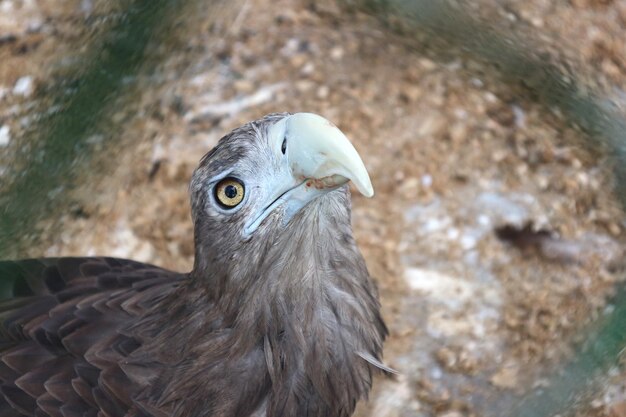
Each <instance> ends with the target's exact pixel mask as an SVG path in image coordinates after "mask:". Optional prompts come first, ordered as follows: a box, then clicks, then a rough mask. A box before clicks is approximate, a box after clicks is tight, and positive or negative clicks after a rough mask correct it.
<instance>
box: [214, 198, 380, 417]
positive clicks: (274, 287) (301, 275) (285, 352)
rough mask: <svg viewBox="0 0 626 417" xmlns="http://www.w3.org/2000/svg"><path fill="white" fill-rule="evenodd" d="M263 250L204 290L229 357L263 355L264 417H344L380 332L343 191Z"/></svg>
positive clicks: (362, 391)
mask: <svg viewBox="0 0 626 417" xmlns="http://www.w3.org/2000/svg"><path fill="white" fill-rule="evenodd" d="M268 241H269V243H267V244H266V246H263V247H256V248H254V253H249V254H248V255H247V256H248V259H247V260H246V259H238V261H237V265H239V266H241V267H242V268H238V270H237V271H236V272H235V273H233V274H230V276H227V277H224V279H223V280H222V281H219V282H215V281H213V282H212V283H211V284H212V285H214V286H215V288H219V293H220V294H219V296H217V295H218V294H216V296H217V297H216V298H215V299H214V302H215V303H216V304H217V305H218V306H219V308H220V310H221V311H222V312H223V314H224V317H225V323H227V325H228V326H232V328H233V329H235V330H237V331H236V332H233V333H234V334H236V335H237V336H236V338H235V339H234V340H233V350H234V351H236V352H239V353H241V354H243V355H245V354H246V352H250V351H253V350H254V349H258V348H259V347H260V348H261V349H262V352H263V355H264V357H265V365H266V367H267V373H268V375H269V379H270V380H271V393H270V394H269V395H270V396H269V399H268V403H267V415H268V416H282V415H289V416H291V415H293V416H295V415H310V416H347V415H350V414H351V413H352V411H353V409H354V407H355V404H356V402H357V401H358V400H359V399H361V398H363V397H365V396H366V395H367V393H368V392H369V389H370V386H371V382H372V371H374V370H375V369H376V366H375V365H373V363H374V364H375V363H376V361H380V355H381V351H382V342H383V339H384V337H385V336H386V334H387V329H386V327H385V325H384V323H383V321H382V318H381V316H380V312H379V309H380V306H379V303H378V299H377V293H376V289H375V287H374V285H373V283H372V281H371V279H370V277H369V273H368V271H367V268H366V266H365V262H364V260H363V258H362V256H361V254H360V252H359V250H358V248H357V246H356V243H355V241H354V238H353V236H352V229H351V226H350V206H349V195H348V193H347V190H343V189H342V190H337V191H335V192H331V193H329V194H327V195H325V196H323V197H320V198H318V199H317V200H315V201H313V202H311V203H310V204H309V206H307V207H306V208H305V209H303V210H302V211H301V212H300V213H298V215H296V217H294V218H293V219H292V221H291V222H290V224H289V225H288V226H287V227H286V228H285V229H284V230H282V231H281V233H279V234H277V235H276V236H275V238H274V239H268ZM246 268H247V269H246ZM364 358H370V359H372V361H368V360H366V359H364Z"/></svg>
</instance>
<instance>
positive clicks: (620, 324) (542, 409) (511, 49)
mask: <svg viewBox="0 0 626 417" xmlns="http://www.w3.org/2000/svg"><path fill="white" fill-rule="evenodd" d="M340 2H341V3H343V4H344V5H348V6H350V7H356V8H358V9H360V10H363V11H365V12H368V13H370V14H372V15H374V16H376V17H377V18H378V19H380V20H381V21H382V22H383V24H384V25H385V26H387V27H389V28H390V29H391V30H393V31H395V32H396V33H400V34H403V35H405V39H408V42H409V43H410V44H412V45H413V47H415V48H418V47H420V48H423V47H425V46H426V47H428V48H429V49H430V50H431V51H432V50H435V54H437V51H439V52H440V53H441V54H442V56H443V55H446V54H448V52H449V48H450V47H452V48H455V50H456V51H458V52H459V53H465V54H468V55H469V56H470V57H472V58H474V59H477V60H478V61H480V62H482V63H483V64H485V69H486V70H487V71H490V72H491V73H494V74H495V75H496V76H497V77H498V78H499V79H501V80H503V81H504V82H505V83H508V84H509V85H511V86H520V87H522V88H521V89H519V90H520V91H521V92H522V93H525V94H526V96H527V97H528V98H529V99H531V100H534V101H537V102H539V103H540V104H543V105H544V106H545V107H546V108H548V109H550V110H553V109H558V110H559V111H560V112H561V113H562V114H563V115H564V116H565V117H566V118H567V120H568V121H569V122H570V123H571V124H572V125H574V126H578V127H580V128H581V129H582V130H583V131H584V132H585V133H586V134H587V136H586V137H587V139H588V140H587V143H586V145H587V146H589V147H590V148H592V149H602V150H604V151H607V152H608V155H609V156H611V157H612V158H613V162H614V164H613V167H614V170H615V178H616V184H615V186H616V190H615V191H616V193H617V196H618V199H619V200H620V202H621V204H622V207H623V208H624V209H626V121H625V120H624V116H623V115H622V114H620V112H619V109H618V108H617V106H616V105H614V104H613V103H611V101H610V100H609V99H607V98H605V97H603V95H602V93H601V90H600V89H599V88H595V87H594V86H590V85H585V84H583V83H582V82H581V81H580V80H579V79H578V78H577V76H576V74H575V73H574V71H573V70H572V69H571V65H570V63H569V62H567V60H566V59H563V58H560V57H555V56H550V55H549V54H545V53H543V52H541V46H542V45H540V44H539V43H536V44H535V45H533V44H532V43H533V42H532V39H533V36H532V35H531V34H528V33H522V32H521V31H520V32H519V33H515V32H513V33H511V32H507V33H504V32H503V31H501V30H498V29H497V28H496V27H495V25H494V24H493V22H484V21H481V20H480V19H477V18H476V17H473V16H472V15H471V13H469V11H468V10H466V8H465V7H463V4H464V3H463V1H458V2H453V1H450V0H442V1H431V0H344V1H340ZM420 52H424V51H423V50H420ZM613 306H614V307H613V308H614V309H613V311H612V312H611V313H610V314H607V315H606V316H605V317H603V319H602V320H600V321H599V322H598V323H595V324H594V330H593V331H591V332H589V333H588V334H587V335H586V337H585V339H586V342H585V343H583V344H582V345H581V346H580V347H579V349H578V350H577V355H576V356H575V357H574V358H573V359H572V360H571V361H569V362H568V363H565V364H563V366H562V367H561V368H560V370H559V371H558V372H556V373H555V374H553V375H551V376H549V377H548V385H547V387H545V388H542V389H537V390H535V391H532V392H530V393H528V394H527V395H526V396H525V397H523V398H522V399H521V400H520V401H519V402H518V403H517V404H516V405H514V406H511V403H510V402H508V401H507V400H500V403H499V404H495V406H496V408H499V409H500V410H499V413H498V415H508V416H519V417H539V416H552V415H555V414H558V413H562V412H564V411H566V410H567V409H568V408H569V409H570V410H571V406H572V403H573V401H574V400H575V399H576V398H578V397H579V396H580V395H581V394H583V393H584V392H585V391H586V390H587V389H588V388H589V385H590V383H591V381H593V378H594V377H596V376H597V375H598V374H600V373H602V372H605V371H606V370H607V369H608V368H609V367H610V366H613V365H615V364H616V363H617V361H618V359H619V355H620V353H621V352H622V350H623V349H624V347H626V327H625V326H624V323H626V289H625V288H624V287H623V286H620V288H619V289H618V291H617V294H616V296H615V298H614V300H613ZM505 403H506V404H505ZM493 406H494V404H490V405H488V407H490V408H491V410H493ZM488 407H485V410H486V411H487V410H489V409H490V408H488Z"/></svg>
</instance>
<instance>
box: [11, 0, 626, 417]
mask: <svg viewBox="0 0 626 417" xmlns="http://www.w3.org/2000/svg"><path fill="white" fill-rule="evenodd" d="M56 3H58V2H53V1H40V2H36V1H34V0H31V1H14V0H1V1H0V11H2V12H1V13H0V62H2V64H0V153H2V152H4V154H5V160H6V159H7V157H6V155H10V152H11V151H12V150H14V149H17V148H19V147H20V132H21V131H22V129H24V128H25V125H27V124H28V119H25V117H26V116H27V115H28V110H29V108H31V107H32V106H33V102H35V101H36V100H37V95H36V93H35V91H36V88H37V87H38V86H39V85H42V84H45V83H46V82H49V80H47V78H46V77H47V75H48V72H47V69H46V67H45V66H43V65H42V63H53V62H59V61H60V60H61V59H62V56H63V55H62V54H63V53H64V51H65V48H67V45H68V44H71V41H72V40H73V39H74V38H75V37H80V36H81V33H80V32H78V33H75V32H74V31H73V30H74V29H72V28H73V25H72V22H75V21H80V20H81V19H84V18H85V16H86V15H88V14H89V13H90V10H86V9H85V8H86V7H87V6H88V5H89V4H90V2H86V1H83V2H69V3H66V4H65V5H64V7H62V8H60V7H56ZM504 3H505V2H502V4H504ZM506 3H507V4H505V6H507V7H508V9H506V10H507V12H508V13H510V14H512V15H513V16H517V17H516V19H521V20H523V21H525V22H526V23H525V24H528V25H531V26H534V27H536V28H537V30H545V33H546V36H550V37H551V39H554V38H555V37H558V36H562V37H564V38H566V40H567V42H566V43H565V44H566V45H571V47H572V48H573V49H571V51H578V52H580V54H581V56H580V57H579V58H580V60H581V62H588V63H589V68H597V69H598V73H599V75H598V76H599V77H600V76H601V77H606V79H607V80H610V82H612V83H614V85H616V87H615V90H614V93H615V94H616V95H619V94H618V93H619V92H620V91H622V92H623V90H620V89H619V88H623V86H624V82H625V80H626V75H625V74H624V68H625V67H626V66H624V65H623V63H622V61H623V60H624V57H625V56H626V54H625V52H626V49H625V46H624V45H625V43H624V39H626V33H624V19H626V18H625V17H624V16H625V14H624V13H625V11H626V6H625V3H624V2H620V1H614V2H611V1H582V0H580V1H573V2H572V4H568V3H567V2H557V3H559V5H558V6H555V7H549V6H548V5H547V3H548V2H541V1H532V2H525V3H524V4H522V3H521V2H506ZM509 3H510V4H509ZM534 3H537V4H536V5H535V6H536V7H533V5H534ZM544 3H545V4H544ZM86 5H87V6H86ZM81 7H82V8H81ZM497 9H498V7H496V6H494V8H493V10H496V11H497ZM489 10H492V9H489ZM494 13H495V14H494V15H493V16H496V17H497V16H499V15H498V13H496V12H494ZM9 16H11V18H9ZM503 16H504V17H503V19H504V18H508V19H509V20H512V18H510V17H507V16H508V15H506V13H505V14H504V15H503ZM589 16H591V17H589ZM587 17H589V19H587ZM620 19H621V20H620ZM563 22H572V23H571V24H568V25H563ZM619 22H621V23H619ZM187 42H188V48H187V49H186V51H185V52H184V53H183V52H180V51H176V52H173V53H172V55H171V57H170V58H169V59H168V60H166V62H165V63H164V64H163V65H162V68H160V70H159V74H164V79H163V81H162V82H161V83H160V84H159V86H158V88H155V89H153V90H144V91H142V93H141V95H140V97H139V98H138V102H139V103H140V105H141V109H142V111H141V112H140V113H141V114H142V116H141V117H136V118H135V119H132V122H131V123H127V124H125V125H124V129H123V132H122V134H123V136H124V138H129V139H128V140H127V141H125V142H124V143H125V148H124V149H123V150H117V151H116V152H117V153H116V154H117V155H118V156H119V158H118V160H117V164H118V166H115V167H109V168H110V172H111V173H110V174H108V175H106V177H105V178H104V179H102V178H100V179H97V180H96V179H94V181H91V182H89V186H85V187H83V188H82V189H80V190H75V191H73V194H72V197H71V198H72V199H73V200H75V203H74V206H73V209H72V210H70V211H69V212H67V213H64V214H62V215H61V217H60V218H61V220H60V221H61V224H62V225H63V229H62V232H61V233H60V234H58V233H48V234H44V236H43V238H42V239H43V244H42V245H41V246H39V247H37V248H32V250H30V251H28V253H25V254H23V255H24V256H26V255H28V256H42V255H45V256H59V255H95V254H100V255H111V256H121V257H129V258H134V259H138V260H141V261H146V262H151V263H156V264H159V265H162V266H165V267H169V268H173V269H179V270H186V269H189V268H190V266H191V263H192V256H193V242H192V227H191V221H190V217H189V204H188V196H187V182H188V180H189V178H190V175H191V172H192V170H193V168H194V167H195V165H196V163H197V161H198V160H199V159H200V157H201V156H202V155H203V154H204V153H205V152H206V151H207V150H209V149H210V148H211V147H212V146H214V145H215V143H216V142H217V140H218V139H219V138H220V137H221V135H223V134H224V133H226V132H228V131H230V130H231V129H232V128H234V127H236V126H238V125H240V124H242V123H244V122H245V121H248V120H251V119H255V118H258V117H260V116H262V115H264V114H266V113H270V112H277V111H310V112H316V113H320V114H322V115H324V116H325V117H327V118H329V119H330V120H332V121H333V122H335V123H336V124H337V125H338V126H339V127H340V128H341V129H342V130H343V131H344V132H345V133H346V134H347V136H348V137H349V138H351V140H352V141H353V142H354V143H355V146H356V148H357V149H358V150H359V152H360V153H361V155H362V157H363V159H364V161H365V164H366V166H367V168H368V170H369V171H370V174H371V176H372V181H373V184H374V187H375V190H376V196H375V198H374V199H372V200H368V199H365V198H362V197H360V196H358V195H355V197H354V220H353V223H354V229H355V234H356V236H357V240H358V242H359V245H360V247H361V249H362V251H363V253H364V255H365V257H366V260H367V262H368V266H369V268H370V271H371V273H372V274H373V275H374V276H375V277H376V278H377V281H378V283H379V287H380V290H381V297H382V303H383V306H384V314H385V318H386V320H387V322H388V324H389V327H390V330H391V336H390V338H389V341H388V343H387V345H386V352H385V359H386V362H387V363H388V364H389V365H390V366H392V367H394V368H396V369H398V370H399V371H400V372H401V375H400V376H399V377H398V378H397V379H396V380H394V381H385V380H378V381H377V383H376V387H375V390H374V393H373V395H372V397H371V399H370V401H369V403H367V404H362V406H361V407H360V408H359V411H358V415H359V416H361V417H365V416H372V417H373V416H376V417H385V416H389V417H391V416H446V417H458V416H470V415H473V416H478V415H488V414H489V410H490V405H491V404H497V403H499V401H501V399H502V398H507V397H512V396H514V395H517V394H521V393H523V392H525V391H527V390H528V389H529V388H530V387H533V386H536V384H537V383H538V381H539V382H540V381H541V378H542V377H544V376H545V372H544V371H545V370H546V369H549V368H551V367H553V368H558V366H559V364H560V363H561V362H562V361H563V360H566V359H567V358H568V357H569V355H570V354H571V350H572V349H571V343H570V342H571V341H572V340H573V339H574V336H575V335H576V334H579V333H580V332H581V331H584V329H585V328H586V326H588V325H589V324H590V323H591V322H592V321H593V320H594V319H595V318H597V317H599V316H601V315H602V314H604V312H605V311H606V299H607V296H608V295H610V293H611V289H612V288H613V286H614V284H615V283H616V282H618V281H619V280H620V279H622V278H623V276H624V273H623V272H624V269H625V268H624V242H625V239H626V231H625V229H626V223H624V221H623V218H624V216H623V213H622V212H621V211H620V208H619V205H618V203H617V202H616V200H615V199H614V197H613V196H612V195H611V184H612V181H613V180H612V175H611V164H610V160H609V159H608V158H607V157H605V156H604V155H602V154H601V153H599V152H593V151H590V150H589V149H584V148H582V147H580V146H578V145H579V144H580V143H581V142H582V141H583V140H584V139H582V137H581V135H580V133H578V132H577V131H575V130H573V129H571V128H569V127H567V125H566V123H565V121H564V120H563V118H562V117H561V116H559V115H558V113H556V114H553V113H550V112H546V110H545V108H543V107H540V106H538V105H537V104H535V103H533V102H531V101H529V100H527V99H523V98H520V97H519V96H517V95H516V94H514V93H512V92H511V90H510V89H509V88H508V87H507V86H506V85H503V84H502V83H501V82H499V81H497V78H496V77H492V76H490V75H489V72H488V71H483V70H482V69H481V66H480V64H478V63H476V62H473V61H472V60H471V59H469V58H454V59H450V60H445V61H444V60H434V59H431V58H428V57H427V56H426V55H422V54H419V53H416V52H415V51H414V50H411V49H409V48H408V47H407V46H406V39H400V35H393V34H390V33H388V32H387V31H386V30H385V29H384V28H383V27H382V26H381V25H380V24H379V23H378V22H377V21H376V20H375V19H373V18H372V17H369V16H366V15H363V14H360V13H356V12H350V13H346V12H344V11H342V10H341V9H340V8H338V7H337V6H335V4H334V3H331V2H322V3H316V5H314V6H311V4H310V3H308V2H304V1H299V0H297V1H288V0H279V1H269V0H249V1H246V2H245V3H244V5H243V8H242V11H241V13H240V14H239V15H238V16H237V17H236V19H235V23H234V24H233V25H224V26H223V27H210V28H206V27H202V28H201V30H198V31H194V32H192V33H189V34H188V37H187ZM597 45H605V46H597ZM577 46H580V47H579V49H576V47H577ZM620 86H621V87H620ZM29 106H30V107H29ZM131 139H132V140H131ZM3 148H4V149H3ZM1 170H2V166H0V172H2V171H1ZM622 376H623V374H622V373H621V370H620V369H619V368H616V369H612V370H611V372H610V373H609V375H607V376H606V378H604V379H605V383H603V384H602V385H601V387H600V388H599V389H598V390H597V392H596V393H595V394H593V395H592V398H590V399H589V400H588V401H586V402H585V403H584V404H583V405H582V408H581V410H582V411H579V414H580V415H593V416H614V417H619V416H626V390H625V388H624V383H623V378H622ZM606 381H608V382H606Z"/></svg>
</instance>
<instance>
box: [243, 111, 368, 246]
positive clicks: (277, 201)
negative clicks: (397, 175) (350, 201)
mask: <svg viewBox="0 0 626 417" xmlns="http://www.w3.org/2000/svg"><path fill="white" fill-rule="evenodd" d="M268 134H269V137H270V141H273V142H274V143H275V144H277V145H275V146H276V148H277V149H276V150H277V153H278V152H280V157H281V159H282V161H283V163H282V167H283V169H281V171H282V173H281V174H280V175H278V176H277V178H276V180H275V181H274V182H273V184H272V185H271V188H272V189H271V191H270V192H269V193H268V194H267V197H266V198H263V206H262V207H260V211H259V212H258V214H257V215H256V216H253V219H252V220H251V222H249V223H248V224H247V225H246V227H245V229H244V230H245V234H246V235H250V234H252V233H253V232H254V231H255V230H256V229H257V228H258V227H259V225H260V224H261V223H262V221H263V220H264V219H265V218H266V217H267V216H268V215H269V214H270V213H271V212H272V211H273V210H274V209H275V208H277V207H279V206H284V207H285V216H284V218H283V220H284V222H285V223H287V222H288V221H289V220H290V219H291V218H292V217H293V216H294V215H295V214H296V213H297V212H298V211H299V210H300V209H301V208H302V207H304V206H305V205H306V204H307V203H309V202H310V201H312V200H314V199H315V198H317V197H319V196H321V195H323V194H326V193H327V192H329V191H332V190H335V189H337V188H339V187H340V186H342V185H344V184H345V183H347V182H348V181H352V182H353V183H354V185H355V186H356V188H357V190H358V191H359V192H360V193H361V194H363V195H364V196H365V197H372V196H373V195H374V189H373V187H372V182H371V181H370V178H369V175H368V173H367V170H366V169H365V165H364V164H363V161H362V160H361V157H360V156H359V154H358V153H357V151H356V149H354V146H352V144H351V143H350V141H349V140H348V138H347V137H346V136H345V135H344V134H343V132H341V130H339V129H338V128H337V127H336V126H335V125H334V124H332V123H331V122H330V121H328V120H326V119H325V118H323V117H321V116H318V115H316V114H313V113H296V114H293V115H291V116H287V117H285V118H284V119H282V120H280V121H279V122H277V123H276V124H275V125H274V126H272V127H271V128H270V131H269V132H268ZM283 141H284V142H285V146H286V149H285V153H284V155H282V144H283Z"/></svg>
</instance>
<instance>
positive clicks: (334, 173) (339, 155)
mask: <svg viewBox="0 0 626 417" xmlns="http://www.w3.org/2000/svg"><path fill="white" fill-rule="evenodd" d="M285 128H286V129H285V135H286V137H288V138H289V146H287V157H288V159H289V164H290V166H291V170H292V173H293V175H294V176H297V177H301V178H303V179H314V180H318V181H321V183H322V184H323V185H325V186H327V187H335V186H339V185H342V184H345V183H346V182H348V181H352V182H353V183H354V185H355V186H356V188H357V190H359V192H360V193H361V194H363V195H364V196H365V197H372V196H373V195H374V188H373V187H372V182H371V181H370V177H369V174H368V173H367V170H366V169H365V165H364V164H363V161H362V160H361V157H360V156H359V154H358V152H357V151H356V149H354V146H352V144H351V143H350V141H349V140H348V138H347V137H346V135H344V134H343V132H342V131H341V130H339V129H338V128H337V126H335V125H334V124H332V123H331V122H330V121H328V120H327V119H325V118H323V117H322V116H318V115H317V114H313V113H296V114H293V115H291V116H288V117H287V118H286V120H285Z"/></svg>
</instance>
